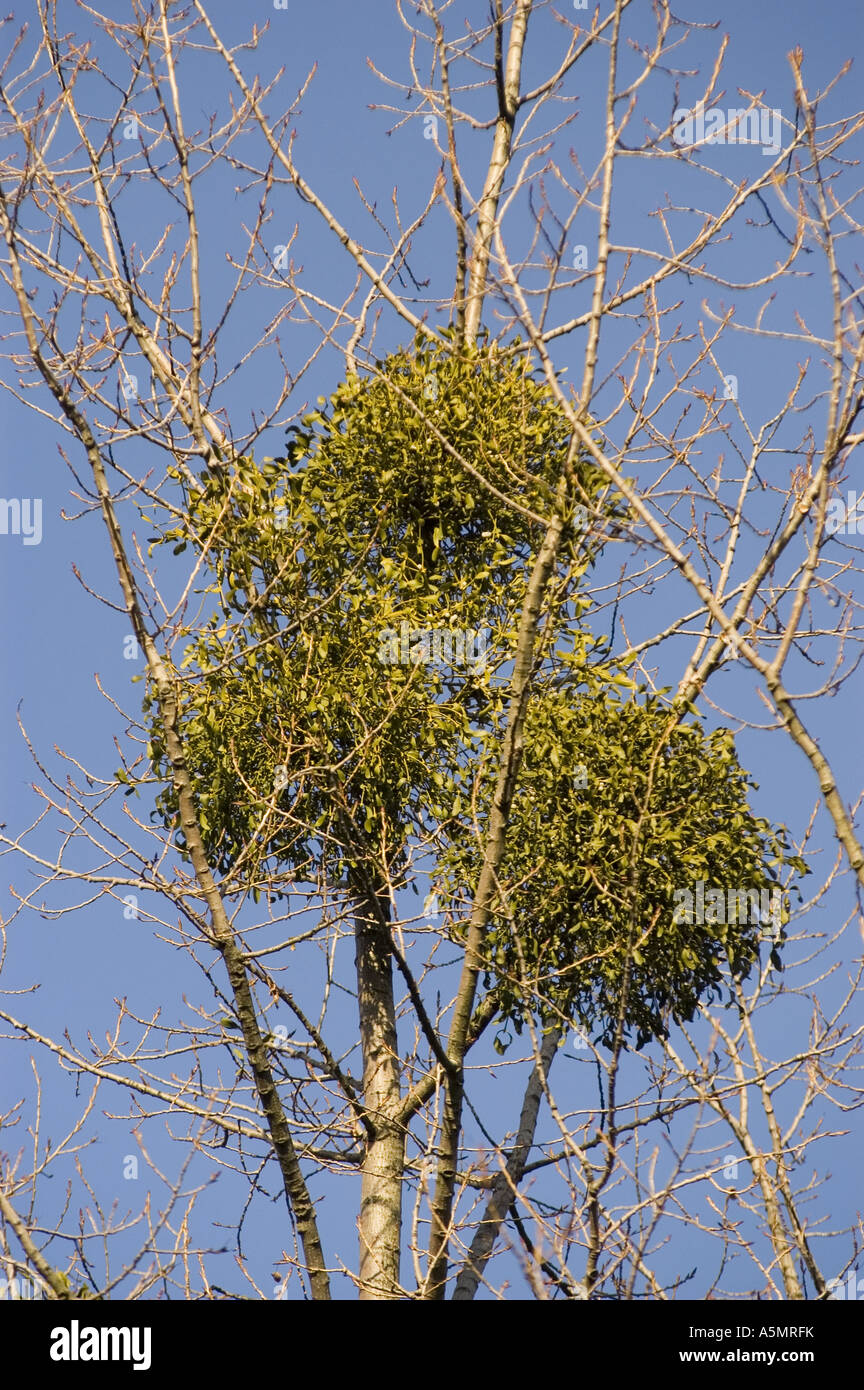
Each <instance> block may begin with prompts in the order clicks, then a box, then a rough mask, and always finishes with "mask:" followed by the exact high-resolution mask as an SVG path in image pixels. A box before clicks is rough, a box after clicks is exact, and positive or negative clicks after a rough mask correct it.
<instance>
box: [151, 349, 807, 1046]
mask: <svg viewBox="0 0 864 1390" xmlns="http://www.w3.org/2000/svg"><path fill="white" fill-rule="evenodd" d="M448 445H450V446H451V447H448ZM569 445H570V430H569V427H568V425H567V421H566V419H565V417H564V416H563V414H562V412H561V410H560V408H559V407H558V406H557V404H556V403H555V401H554V400H553V398H552V397H551V396H550V394H549V391H548V388H547V386H546V384H545V383H544V382H541V381H537V380H535V378H534V377H533V376H532V375H531V373H530V371H529V370H528V367H527V364H526V360H525V357H524V354H521V353H518V354H514V353H512V352H507V351H502V350H499V349H497V348H495V347H494V346H489V345H487V344H485V343H483V344H481V345H480V346H479V347H475V348H471V349H459V348H458V347H457V345H456V344H455V342H448V343H446V344H445V345H444V346H443V347H440V348H437V347H436V348H428V347H426V346H424V345H422V344H421V343H419V342H418V343H415V344H414V345H413V347H412V348H411V349H410V350H407V351H401V352H398V353H395V354H393V355H392V356H390V357H389V358H387V359H385V360H384V361H382V362H379V363H377V364H376V366H375V368H374V370H373V371H371V372H370V373H369V374H366V375H363V376H353V377H350V378H349V379H348V380H347V381H345V382H343V383H342V384H341V385H340V386H339V387H338V388H337V389H336V391H335V392H334V393H333V395H332V396H331V397H330V399H329V400H323V399H322V400H320V401H319V409H317V410H314V411H312V412H310V413H309V414H308V415H306V416H305V417H304V419H303V420H302V421H301V422H300V424H299V425H298V426H296V427H295V428H293V429H292V430H291V431H289V442H288V448H287V451H286V454H285V457H283V458H279V459H271V460H265V461H264V462H263V464H260V465H259V464H256V463H255V461H254V460H253V459H251V458H248V459H241V460H239V461H237V463H236V464H235V465H232V466H231V468H224V467H219V468H214V469H211V470H210V471H209V472H208V474H207V475H206V478H205V484H206V485H205V487H204V489H203V491H202V492H201V494H200V495H197V496H195V497H194V498H193V499H192V502H191V504H190V507H189V512H188V516H186V517H184V518H182V520H181V521H180V522H177V521H176V519H175V521H174V522H173V524H171V525H169V526H168V527H166V529H165V530H164V532H163V533H162V535H161V536H160V537H159V538H158V539H159V540H160V541H161V542H170V543H171V544H173V546H174V548H175V550H180V549H183V548H185V547H187V546H190V547H192V549H193V550H194V551H195V553H196V554H197V555H199V556H200V557H202V559H203V562H204V563H203V566H202V572H203V573H205V574H207V575H208V576H211V577H212V582H210V583H209V585H208V587H207V588H206V589H205V590H204V593H205V603H206V604H208V605H209V612H210V616H209V618H208V619H207V620H206V621H205V622H204V623H203V624H202V625H199V626H198V628H197V629H196V630H195V631H194V633H193V636H192V640H191V641H190V644H189V646H188V647H187V649H186V653H185V656H184V659H183V668H184V670H185V671H186V672H187V674H186V675H185V677H184V678H183V679H182V680H178V700H179V709H180V722H181V726H182V733H183V740H184V749H185V756H186V762H187V766H188V768H189V770H190V773H191V775H192V778H193V783H194V788H195V797H196V803H197V808H198V816H199V822H200V825H201V828H202V832H203V835H204V840H205V845H206V849H207V852H208V855H209V857H210V860H211V863H213V864H214V865H215V866H216V867H218V868H219V869H221V870H222V871H223V872H225V873H229V872H230V873H232V874H233V875H234V876H235V882H237V881H242V880H243V879H244V877H245V878H254V877H255V875H256V874H259V873H261V872H266V871H267V869H268V868H277V867H278V869H280V870H286V869H287V870H289V871H291V872H293V873H296V874H298V875H308V876H309V877H314V876H315V875H316V874H317V873H319V872H322V871H323V872H324V873H326V874H327V876H328V877H330V878H337V877H340V876H341V875H342V874H344V872H345V870H346V869H347V870H348V871H349V872H350V870H351V868H352V866H353V865H356V864H357V863H358V862H359V861H361V860H366V862H367V863H374V864H377V865H378V866H379V868H380V870H381V871H382V872H383V871H384V870H385V869H386V871H387V872H388V873H390V874H394V875H396V876H397V878H398V873H399V870H400V868H401V867H402V866H403V865H404V863H405V857H404V856H405V851H406V848H407V847H408V845H409V843H410V839H411V836H412V835H417V834H419V833H421V832H423V831H425V830H431V831H433V832H434V833H438V835H439V843H441V844H443V846H444V853H443V859H442V862H441V864H440V866H439V875H438V876H439V877H443V878H444V880H445V882H446V884H447V885H448V887H449V891H450V895H451V905H452V906H453V907H454V920H456V921H459V920H464V911H463V910H462V908H463V907H464V905H465V904H466V903H467V902H469V901H470V897H471V894H472V892H473V890H474V887H475V885H476V881H477V874H478V870H479V854H480V836H481V834H482V830H483V826H484V823H485V820H486V816H487V813H488V806H489V801H490V798H491V794H492V787H493V783H494V769H495V760H496V757H497V753H498V750H499V748H500V740H501V737H502V734H503V729H504V724H505V719H506V707H507V680H508V675H509V670H510V662H511V660H512V656H513V651H514V643H515V637H516V632H517V627H518V621H519V616H520V611H521V607H522V602H523V599H524V595H525V586H526V583H527V579H528V576H529V574H530V569H531V565H532V563H533V557H534V555H535V554H536V551H537V547H538V545H539V544H540V541H541V539H542V537H543V534H544V530H545V525H544V524H542V522H541V521H540V520H537V519H535V518H537V517H539V518H547V519H548V518H550V517H551V516H552V515H553V512H554V508H555V507H556V506H560V505H562V504H561V502H560V500H559V497H558V495H557V484H558V481H559V478H560V475H561V471H562V467H563V464H564V460H565V457H566V456H567V451H568V449H569ZM454 451H455V453H454ZM455 455H458V456H459V457H457V456H455ZM466 463H467V464H468V465H469V467H468V468H466V466H465V464H466ZM475 475H477V476H475ZM575 475H576V486H575V488H574V489H573V490H572V491H571V494H570V496H569V499H568V501H567V506H568V507H569V511H568V512H565V513H564V514H563V515H564V522H565V531H564V544H563V547H562V552H561V556H560V563H559V566H558V570H557V572H556V574H555V576H554V577H553V585H554V588H555V601H554V603H552V604H551V605H550V608H549V611H548V613H547V615H546V621H547V623H548V625H549V626H548V628H547V633H548V634H549V635H550V636H551V643H550V646H549V648H548V651H547V656H546V658H545V660H544V663H543V666H542V668H541V670H540V671H539V672H538V675H537V682H538V684H537V689H536V692H535V693H532V696H531V699H530V701H529V704H528V715H527V723H526V727H525V753H524V760H523V765H522V770H521V774H520V778H519V781H518V785H517V789H516V793H515V799H514V804H513V816H512V823H511V826H510V830H509V833H508V838H507V851H506V859H505V863H504V865H503V868H502V873H501V876H500V882H501V885H502V892H501V896H500V900H499V902H498V904H497V906H496V908H495V911H494V913H493V919H492V923H491V926H490V930H489V932H488V934H487V937H486V942H485V952H486V956H485V964H486V968H487V987H488V988H490V989H493V990H494V991H495V992H496V996H497V1001H498V1004H499V1007H500V1010H501V1014H502V1016H503V1017H504V1018H505V1019H507V1020H509V1021H511V1022H512V1023H513V1025H514V1026H515V1027H516V1028H517V1029H519V1028H521V1026H522V1025H523V1023H524V1019H525V1016H526V1012H527V1011H528V1010H532V1011H533V1012H534V1013H535V1014H536V1016H537V1017H539V1018H540V1019H542V1020H543V1021H547V1020H549V1019H552V1018H557V1019H559V1020H560V1019H561V1018H562V1017H563V1018H566V1019H568V1020H570V1019H572V1020H578V1021H580V1022H581V1023H582V1024H583V1025H584V1026H586V1027H591V1028H596V1029H597V1030H598V1032H599V1037H600V1038H602V1039H603V1040H604V1041H605V1042H607V1043H609V1042H611V1041H612V1039H613V1038H614V1035H615V1031H616V1027H617V1024H618V1020H619V1018H620V1019H621V1020H622V1024H623V1027H624V1031H625V1032H626V1033H628V1034H629V1032H630V1031H634V1032H635V1034H636V1041H637V1045H641V1044H642V1043H644V1042H645V1041H646V1040H647V1039H648V1038H650V1037H653V1036H657V1035H659V1034H662V1033H664V1032H665V1031H666V1029H667V1028H668V1024H669V1020H670V1019H675V1020H678V1021H683V1020H686V1019H689V1018H692V1017H693V1014H694V1011H695V1009H696V1007H697V1006H698V1003H699V1001H700V999H702V998H703V997H705V995H706V994H707V995H708V996H709V997H710V996H712V995H713V994H716V993H717V992H719V990H720V988H721V984H722V982H723V979H724V971H726V972H730V971H731V973H732V975H733V976H742V975H744V974H746V973H747V971H748V970H749V969H750V968H751V966H752V964H753V962H754V961H755V960H756V959H757V958H758V952H759V931H760V928H759V924H758V923H757V924H753V923H743V922H731V923H722V924H710V925H704V924H703V925H687V924H685V923H681V922H678V921H676V920H675V917H674V903H673V893H674V892H675V890H676V889H683V888H687V887H689V886H691V885H693V884H695V882H696V881H698V880H700V879H701V880H703V881H704V883H705V884H706V885H707V886H708V887H713V886H717V887H721V888H725V887H727V886H728V887H741V888H743V889H756V890H757V891H759V890H761V889H762V888H767V889H769V890H770V888H772V887H773V886H774V885H775V883H776V882H777V873H778V871H779V868H780V867H781V866H782V865H784V864H786V865H792V866H794V867H796V868H799V869H800V868H803V865H802V864H801V861H800V860H796V859H795V858H794V856H791V855H790V854H789V847H788V843H787V841H786V838H785V834H784V832H783V831H782V830H772V828H771V827H770V826H769V825H768V824H767V823H766V822H765V821H763V820H760V819H759V818H757V817H755V816H754V815H753V814H752V812H751V811H750V808H749V805H748V799H747V788H748V779H747V777H746V774H745V773H744V772H743V770H742V769H741V767H740V765H739V764H738V762H737V759H736V756H735V750H734V745H733V743H732V741H731V738H730V737H728V736H725V735H723V734H722V733H715V734H711V735H706V734H705V733H704V732H703V730H702V729H701V728H700V726H699V725H698V723H695V722H694V723H684V722H680V721H677V720H676V719H670V713H669V710H668V708H667V707H666V706H665V705H664V704H663V703H662V702H661V701H660V700H659V699H657V698H653V697H647V696H645V695H644V692H643V693H642V694H641V695H632V696H631V697H629V698H624V697H622V696H621V695H620V694H618V693H617V691H616V687H618V689H620V687H621V686H623V687H625V688H627V687H629V688H630V689H631V691H632V690H633V689H634V687H632V683H631V682H628V681H627V680H626V678H624V677H623V676H622V675H620V674H616V673H615V672H614V671H613V670H612V669H610V668H609V667H607V666H604V665H603V664H602V659H601V658H602V644H600V642H599V641H598V639H595V638H594V637H593V636H592V635H591V633H590V631H589V630H588V628H587V624H586V616H587V612H588V608H589V602H588V600H587V598H586V597H585V595H584V592H583V588H582V582H581V581H582V579H583V577H584V575H585V572H586V571H587V569H588V567H589V566H590V564H591V563H592V562H593V559H594V557H595V555H596V553H597V550H598V548H599V546H600V545H601V544H602V539H603V533H604V527H605V524H606V523H607V522H609V521H614V520H615V519H616V518H617V517H619V516H620V515H621V505H620V499H616V498H615V497H614V496H611V495H610V494H609V491H608V488H607V486H606V484H605V483H604V481H603V478H602V477H601V475H600V474H599V472H598V471H597V470H596V469H595V468H594V466H593V464H592V463H591V462H590V460H586V459H585V458H584V457H581V456H579V457H577V459H576V463H575ZM486 484H488V486H487V485H486ZM514 504H515V505H514ZM580 505H585V506H587V507H588V508H589V510H590V512H591V516H592V526H591V529H590V531H587V532H586V530H585V528H584V525H583V524H582V521H581V519H580V518H579V516H578V513H577V511H576V508H577V507H578V506H580ZM403 625H404V626H405V628H407V629H408V630H409V631H411V632H417V631H418V630H421V631H422V630H429V629H439V630H440V629H442V628H443V629H447V630H450V631H453V630H462V631H464V630H466V629H467V630H473V631H475V632H476V631H477V630H478V629H482V630H484V632H488V634H489V635H488V648H489V650H490V652H491V653H493V659H491V660H490V661H489V662H488V664H485V665H482V666H481V665H477V664H475V665H473V666H471V667H468V666H464V665H463V666H462V667H461V668H460V667H459V666H458V664H455V665H453V666H450V667H447V666H443V667H437V666H435V665H432V664H428V663H427V662H426V661H425V660H422V659H421V660H419V661H418V662H417V663H416V664H414V663H412V662H410V661H409V662H408V663H407V664H404V665H403V664H400V663H399V662H398V661H397V662H393V661H390V660H382V651H383V650H386V649H387V643H388V642H390V643H392V641H393V640H395V634H397V633H399V632H400V630H401V629H402V627H403ZM387 633H390V634H391V637H390V638H389V639H386V641H385V634H387ZM391 649H392V648H391ZM399 649H400V655H401V650H402V649H401V641H400V643H399ZM151 728H152V738H151V756H152V760H153V763H154V766H155V769H156V771H157V775H159V776H160V778H161V779H162V781H163V788H164V789H163V791H162V792H161V794H160V796H159V798H158V802H157V812H156V814H157V815H158V816H159V817H161V818H162V820H163V821H164V823H166V824H167V825H169V826H171V827H172V828H173V829H174V830H175V832H176V834H177V841H178V844H179V846H180V848H181V850H184V849H185V845H184V842H183V839H182V834H181V832H180V830H179V827H178V817H177V803H176V797H175V794H174V791H173V788H172V786H171V783H170V778H169V777H168V775H167V768H166V760H165V751H164V740H163V731H162V729H161V726H160V722H159V717H158V712H157V710H156V709H155V707H152V706H151ZM583 766H584V770H585V776H584V778H583V776H582V775H580V769H581V768H582V767H583ZM454 934H455V936H456V937H457V938H458V937H459V934H460V928H459V927H458V926H457V927H455V928H454ZM778 960H779V958H778V957H777V956H776V952H775V962H776V961H778ZM726 978H727V980H728V974H727V976H726Z"/></svg>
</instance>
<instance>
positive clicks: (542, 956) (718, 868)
mask: <svg viewBox="0 0 864 1390" xmlns="http://www.w3.org/2000/svg"><path fill="white" fill-rule="evenodd" d="M754 785H755V784H754V783H753V782H752V780H751V779H750V778H749V777H748V775H747V773H746V772H745V771H744V769H743V768H742V767H741V766H740V764H739V762H738V759H737V756H736V752H735V747H734V743H733V740H732V738H731V735H730V734H729V733H728V732H727V731H725V730H715V731H713V732H711V733H706V732H705V731H704V730H703V728H702V727H701V725H700V724H699V722H698V721H697V720H692V721H688V722H685V721H684V720H683V719H682V718H681V716H680V712H673V711H670V709H669V707H668V706H666V705H664V704H663V703H662V702H661V700H660V699H659V698H658V697H655V696H648V697H646V698H638V697H637V696H636V695H631V697H630V698H622V697H618V696H615V695H612V694H610V693H609V692H608V691H607V692H605V693H601V694H597V695H593V696H592V695H590V694H586V693H584V692H582V693H579V692H574V691H573V690H572V689H569V690H568V689H553V690H549V691H547V692H546V693H545V694H543V695H539V694H538V696H537V697H536V698H535V699H534V700H533V701H532V703H531V705H530V707H529V713H528V717H527V721H526V730H525V751H524V757H523V762H522V767H521V770H520V775H519V780H518V785H517V789H516V792H515V796H514V800H513V807H512V815H511V819H510V824H509V828H508V834H507V849H506V858H505V862H504V865H503V868H502V871H501V874H500V884H501V890H500V894H499V899H498V903H497V905H496V908H495V911H494V913H493V917H492V921H491V924H490V927H489V930H488V932H487V935H486V938H485V945H484V964H485V966H486V973H487V978H486V985H487V988H490V989H494V991H495V993H496V999H497V1002H498V1004H499V1008H500V1014H501V1016H502V1018H504V1019H505V1020H507V1021H509V1022H510V1023H512V1024H513V1026H514V1027H515V1029H516V1030H517V1031H521V1028H522V1026H523V1023H524V1020H525V1017H526V1013H527V1012H528V1011H529V1010H530V1011H531V1012H533V1013H534V1015H535V1016H536V1017H537V1018H539V1019H540V1020H541V1022H543V1023H553V1022H554V1023H558V1024H560V1023H561V1022H562V1021H567V1022H576V1023H578V1024H579V1025H580V1026H581V1027H582V1028H584V1029H586V1030H592V1031H596V1036H597V1040H598V1041H599V1042H602V1043H603V1044H605V1045H606V1046H612V1045H613V1043H614V1040H615V1038H616V1035H617V1033H618V1030H619V1027H620V1030H621V1033H620V1035H621V1037H622V1038H624V1039H626V1038H628V1037H629V1036H630V1035H631V1034H633V1033H635V1041H636V1046H637V1047H642V1046H643V1045H644V1044H645V1043H646V1042H648V1041H649V1039H651V1038H654V1037H665V1036H666V1035H667V1034H668V1028H669V1022H670V1020H674V1021H675V1022H677V1023H682V1022H685V1021H689V1020H691V1019H692V1018H693V1016H694V1014H695V1012H696V1010H697V1008H698V1007H699V1004H700V1002H701V1001H703V1000H705V999H707V1000H709V1001H710V1000H712V999H714V998H716V997H718V996H720V995H721V994H722V992H723V990H724V986H726V985H728V984H729V983H730V982H731V980H733V979H741V978H743V977H745V976H746V975H747V974H748V973H749V971H750V969H751V967H752V966H753V965H754V963H755V962H756V961H757V960H758V959H759V952H760V946H761V945H762V944H764V943H766V942H768V943H769V944H770V947H771V952H772V963H773V964H774V965H775V967H778V968H779V967H781V960H780V955H779V949H780V946H781V945H782V941H783V939H784V937H785V932H784V930H783V927H784V925H785V923H786V922H787V921H788V918H789V904H788V897H787V895H786V894H785V893H784V892H783V891H782V889H781V887H780V878H779V874H780V870H781V868H782V867H783V866H790V867H792V868H794V869H796V870H798V871H799V872H802V873H803V872H806V871H807V870H806V866H805V864H804V862H803V861H802V860H801V859H800V858H799V857H797V856H796V855H794V854H792V853H791V852H790V846H789V841H788V838H787V834H786V831H785V829H784V828H783V827H779V828H775V827H772V826H771V825H770V824H769V823H768V822H767V821H766V820H764V819H762V818H761V817H759V816H756V815H755V814H754V813H753V811H752V810H751V808H750V805H749V791H750V788H751V787H753V786H754ZM491 788H492V772H491V771H488V772H487V774H486V775H485V777H483V778H481V791H480V796H479V798H478V800H479V802H480V804H481V805H486V806H488V803H489V800H490V796H491ZM480 829H482V827H481V826H475V827H473V828H472V827H471V826H469V825H468V823H467V822H465V823H464V824H462V825H461V826H460V827H459V831H458V833H455V834H453V835H452V836H451V844H450V848H449V850H448V854H447V860H446V869H445V876H446V878H447V881H448V883H449V886H450V893H451V901H452V902H453V904H454V909H455V910H454V919H455V920H457V921H458V920H459V917H460V916H462V917H463V918H464V912H462V913H460V911H459V910H458V908H457V907H456V904H457V903H458V901H459V899H460V898H464V897H465V896H466V889H467V891H469V892H470V889H469V888H468V886H469V885H472V884H473V883H474V882H476V876H477V872H478V867H479V859H478V846H479V839H478V830H480ZM699 883H701V884H702V885H703V887H702V898H703V899H705V900H707V901H709V902H710V901H711V894H710V890H711V889H718V890H719V891H720V893H722V894H723V898H722V901H723V902H724V903H728V904H729V905H730V906H729V908H728V910H726V911H718V910H716V908H715V909H714V910H713V911H705V912H704V913H702V914H701V915H702V917H703V919H704V920H702V921H699V920H694V919H695V918H696V917H698V916H699V914H698V913H693V912H690V913H687V912H683V911H682V910H681V908H680V902H681V900H682V899H683V898H684V896H685V895H686V894H688V893H692V892H693V890H694V888H695V887H696V885H698V884H699ZM738 890H741V891H740V892H739V891H738ZM747 894H750V895H752V894H756V895H758V896H757V898H756V899H755V901H757V902H758V903H759V904H760V907H761V906H762V905H764V904H765V902H766V901H769V902H771V903H772V904H782V906H781V908H780V916H781V922H780V923H775V922H773V921H771V922H766V921H764V920H759V918H758V917H757V918H756V920H752V919H753V918H754V917H755V916H756V914H755V913H754V911H753V902H754V899H753V897H752V896H750V897H746V896H745V895H747ZM701 900H702V899H700V901H701ZM718 901H719V899H718ZM745 903H746V904H747V910H746V911H745V910H742V908H743V907H744V904H745ZM766 928H768V929H769V930H766ZM456 930H457V935H459V934H460V932H459V929H458V928H457V929H456ZM506 1040H507V1034H506V1033H504V1034H503V1035H499V1047H500V1046H503V1045H504V1043H506Z"/></svg>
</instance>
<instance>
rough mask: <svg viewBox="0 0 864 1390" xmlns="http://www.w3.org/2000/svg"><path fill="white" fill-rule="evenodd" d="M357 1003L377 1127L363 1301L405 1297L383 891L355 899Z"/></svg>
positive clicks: (397, 1099) (396, 1071) (365, 1180)
mask: <svg viewBox="0 0 864 1390" xmlns="http://www.w3.org/2000/svg"><path fill="white" fill-rule="evenodd" d="M353 897H354V903H355V912H354V924H355V940H356V946H357V955H356V960H357V999H358V1005H359V1010H360V1041H361V1046H362V1051H363V1100H364V1104H365V1106H366V1110H367V1112H368V1115H369V1119H370V1121H371V1123H372V1125H373V1127H374V1137H370V1138H369V1139H368V1141H367V1147H366V1157H365V1161H364V1163H363V1170H362V1187H361V1195H360V1221H359V1227H360V1279H361V1285H360V1297H361V1299H395V1298H399V1297H400V1287H399V1255H400V1245H401V1236H402V1176H403V1168H404V1161H405V1136H404V1132H403V1128H402V1125H401V1124H400V1122H399V1119H398V1115H399V1110H400V1105H401V1095H400V1067H399V1049H398V1045H397V1040H396V1008H395V1004H394V999H393V970H392V963H391V952H390V920H389V919H390V910H389V899H388V897H387V895H386V893H385V892H384V891H383V890H382V889H381V888H380V887H379V888H378V889H377V890H376V889H375V888H373V887H371V886H370V885H369V884H368V883H364V884H362V885H360V884H357V885H355V887H354V892H353Z"/></svg>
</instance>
